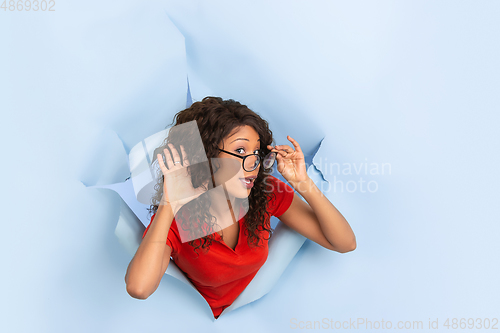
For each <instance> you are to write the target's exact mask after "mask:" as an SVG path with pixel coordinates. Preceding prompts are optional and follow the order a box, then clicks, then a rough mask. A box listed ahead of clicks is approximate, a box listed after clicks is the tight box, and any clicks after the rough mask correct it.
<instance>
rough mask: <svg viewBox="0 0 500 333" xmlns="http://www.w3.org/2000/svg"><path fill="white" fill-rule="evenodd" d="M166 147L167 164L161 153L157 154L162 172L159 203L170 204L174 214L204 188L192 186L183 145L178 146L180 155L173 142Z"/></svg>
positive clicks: (202, 191)
mask: <svg viewBox="0 0 500 333" xmlns="http://www.w3.org/2000/svg"><path fill="white" fill-rule="evenodd" d="M168 147H169V148H170V151H169V149H167V148H165V149H164V150H163V153H164V155H165V160H166V162H167V165H165V163H164V162H163V157H162V156H161V154H158V155H157V159H158V164H159V165H160V169H161V171H162V173H163V195H162V198H161V202H160V205H168V204H170V205H171V206H172V209H173V211H174V214H175V213H176V212H177V211H178V210H179V209H180V208H181V207H182V206H183V205H185V204H186V203H188V202H190V201H191V200H193V199H195V198H197V197H198V196H200V195H201V194H203V193H204V192H205V189H204V188H203V187H202V186H200V187H198V188H196V189H195V188H194V187H193V183H192V181H191V175H190V174H189V172H188V166H189V160H188V158H187V155H186V152H185V150H184V147H183V146H182V145H181V146H180V148H181V153H182V157H181V156H180V155H179V153H178V151H177V149H175V147H174V145H173V144H171V143H169V144H168ZM170 152H172V155H170Z"/></svg>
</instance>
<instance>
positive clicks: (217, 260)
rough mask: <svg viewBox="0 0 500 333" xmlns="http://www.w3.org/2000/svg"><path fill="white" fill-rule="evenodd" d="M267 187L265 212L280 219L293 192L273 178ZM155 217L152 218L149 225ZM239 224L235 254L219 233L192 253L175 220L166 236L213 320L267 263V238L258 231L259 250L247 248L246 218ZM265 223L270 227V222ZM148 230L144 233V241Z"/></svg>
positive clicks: (177, 261) (266, 235)
mask: <svg viewBox="0 0 500 333" xmlns="http://www.w3.org/2000/svg"><path fill="white" fill-rule="evenodd" d="M267 183H268V184H272V188H273V190H274V191H273V192H274V197H273V198H272V199H271V200H270V202H269V203H268V207H267V211H268V212H269V213H270V214H271V215H273V216H280V215H282V214H283V213H284V212H286V210H287V209H288V207H290V204H291V203H292V200H293V196H294V191H293V189H292V188H291V187H290V186H288V185H287V184H285V183H284V182H282V181H281V180H279V179H277V178H275V177H273V176H269V177H268V180H267ZM155 215H156V214H155ZM155 215H153V216H152V217H151V222H152V221H153V219H154V216H155ZM238 223H239V226H240V230H239V236H238V243H237V244H236V247H235V249H234V250H233V249H232V248H230V247H229V246H227V245H226V243H224V241H223V240H222V237H221V236H220V235H219V234H218V233H215V234H214V235H215V240H214V241H213V242H212V244H211V245H210V247H209V250H208V251H206V252H204V250H202V249H201V248H200V249H198V250H197V253H195V252H194V248H193V247H192V246H191V245H189V242H185V243H182V242H181V238H180V236H179V231H178V229H177V223H175V219H174V221H172V225H171V226H170V230H169V232H168V237H167V245H168V246H169V247H170V248H171V249H172V253H171V255H170V256H171V257H172V259H173V260H174V262H175V264H176V265H177V266H178V267H179V269H180V270H182V271H183V272H184V273H185V274H186V277H187V278H188V279H189V280H190V281H191V282H192V283H193V285H194V286H195V287H196V289H197V290H198V291H199V292H200V294H201V295H202V296H203V297H204V298H205V299H206V300H207V302H208V304H209V305H210V307H211V308H212V312H213V314H214V317H215V318H218V317H219V315H220V314H221V312H222V311H223V310H224V309H225V308H226V307H228V306H229V305H231V304H232V303H233V302H234V300H235V299H236V298H237V297H238V295H239V294H241V292H242V291H243V290H244V289H245V288H246V286H247V285H248V284H249V283H250V281H252V279H253V277H254V276H255V274H257V272H258V270H259V269H260V268H261V267H262V265H264V263H265V262H266V260H267V255H268V241H267V240H265V239H264V237H266V238H267V237H269V234H268V233H267V232H265V231H262V230H260V231H259V230H258V231H257V233H258V234H259V237H260V238H261V241H260V243H259V245H260V246H258V247H250V246H249V245H248V242H247V239H248V236H247V235H245V232H244V231H245V229H246V227H245V218H244V217H241V216H240V219H239V221H238ZM265 223H266V225H267V226H268V227H269V226H270V219H267V221H266V222H265ZM150 225H151V223H150V224H149V226H150ZM149 226H148V227H147V228H146V230H145V231H144V234H143V236H142V237H143V238H144V236H145V235H146V233H147V232H148V230H149ZM262 244H263V246H262Z"/></svg>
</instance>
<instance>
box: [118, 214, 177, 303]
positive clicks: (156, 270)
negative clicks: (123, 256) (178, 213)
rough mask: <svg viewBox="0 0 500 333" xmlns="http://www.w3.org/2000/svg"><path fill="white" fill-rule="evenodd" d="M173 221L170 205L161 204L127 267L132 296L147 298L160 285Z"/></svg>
mask: <svg viewBox="0 0 500 333" xmlns="http://www.w3.org/2000/svg"><path fill="white" fill-rule="evenodd" d="M172 221H173V213H172V209H171V207H170V205H160V206H159V207H158V210H157V212H156V215H155V217H154V219H153V221H152V222H151V225H150V227H149V230H148V232H147V233H146V235H145V236H144V238H143V239H142V242H141V244H140V246H139V248H138V249H137V252H136V253H135V255H134V258H133V259H132V261H131V262H130V264H129V266H128V268H127V273H126V275H125V283H126V284H127V291H128V292H129V294H131V296H134V297H136V296H137V298H147V297H148V296H149V295H151V294H152V293H153V292H154V291H155V290H156V288H157V287H158V284H159V283H160V280H161V278H162V276H163V272H162V266H163V259H164V258H163V257H164V253H165V247H166V241H167V236H168V231H169V230H170V226H171V224H172Z"/></svg>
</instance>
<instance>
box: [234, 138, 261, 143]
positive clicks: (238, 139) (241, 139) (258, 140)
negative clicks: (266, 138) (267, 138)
mask: <svg viewBox="0 0 500 333" xmlns="http://www.w3.org/2000/svg"><path fill="white" fill-rule="evenodd" d="M238 140H245V141H248V142H250V140H248V139H247V138H237V139H235V140H233V141H231V142H229V143H230V144H231V143H233V142H234V141H238ZM259 141H260V139H258V140H257V142H259Z"/></svg>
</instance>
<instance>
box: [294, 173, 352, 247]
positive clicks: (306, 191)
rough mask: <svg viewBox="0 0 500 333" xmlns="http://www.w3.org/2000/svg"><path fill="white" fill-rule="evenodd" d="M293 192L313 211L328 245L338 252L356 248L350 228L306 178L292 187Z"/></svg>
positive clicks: (314, 185)
mask: <svg viewBox="0 0 500 333" xmlns="http://www.w3.org/2000/svg"><path fill="white" fill-rule="evenodd" d="M294 188H295V190H296V191H297V192H298V193H299V194H300V195H301V196H302V197H303V198H304V199H305V200H306V201H307V203H308V204H309V206H310V207H311V209H312V210H313V211H314V213H315V215H316V217H317V219H318V221H319V224H320V228H321V231H322V232H323V235H324V236H325V238H326V239H327V240H328V241H329V242H330V244H331V245H332V246H333V247H335V248H336V249H338V250H340V251H352V250H354V249H355V248H356V237H355V236H354V232H353V231H352V229H351V226H350V225H349V223H348V222H347V220H346V219H345V218H344V216H342V214H341V213H340V212H339V211H338V210H337V208H335V206H334V205H333V204H332V203H331V202H330V200H328V198H327V197H326V196H325V195H324V194H323V193H322V192H321V191H320V190H319V188H318V187H317V186H316V184H314V182H313V181H312V180H311V179H310V178H308V180H307V181H304V182H301V183H299V184H296V185H295V186H294Z"/></svg>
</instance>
